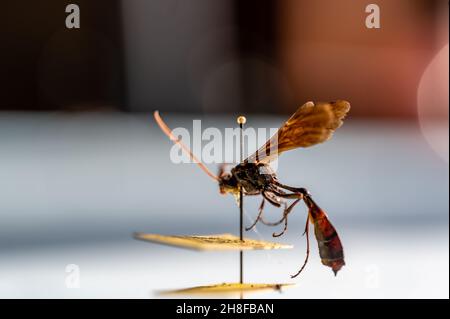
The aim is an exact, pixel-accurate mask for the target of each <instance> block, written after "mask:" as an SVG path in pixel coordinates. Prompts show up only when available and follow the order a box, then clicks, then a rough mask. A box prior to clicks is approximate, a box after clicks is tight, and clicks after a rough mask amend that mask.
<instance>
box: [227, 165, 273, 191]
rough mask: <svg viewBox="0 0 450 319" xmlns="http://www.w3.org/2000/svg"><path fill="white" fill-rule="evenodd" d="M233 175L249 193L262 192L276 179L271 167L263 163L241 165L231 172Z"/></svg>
mask: <svg viewBox="0 0 450 319" xmlns="http://www.w3.org/2000/svg"><path fill="white" fill-rule="evenodd" d="M231 174H232V175H233V177H234V178H236V180H237V182H238V184H239V185H242V187H243V188H244V189H245V191H246V192H247V193H255V192H260V191H262V190H263V189H264V188H265V187H266V186H267V185H268V184H270V183H272V182H273V181H274V179H276V176H275V173H274V171H273V170H272V169H271V168H270V166H269V165H267V164H262V163H258V164H255V163H241V164H239V165H237V166H236V167H234V168H233V169H232V170H231Z"/></svg>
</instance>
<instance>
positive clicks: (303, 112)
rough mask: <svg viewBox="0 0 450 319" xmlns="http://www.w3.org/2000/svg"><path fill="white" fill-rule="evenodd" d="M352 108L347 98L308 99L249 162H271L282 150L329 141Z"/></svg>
mask: <svg viewBox="0 0 450 319" xmlns="http://www.w3.org/2000/svg"><path fill="white" fill-rule="evenodd" d="M349 110H350V103H348V102H347V101H343V100H339V101H335V102H329V103H324V102H318V103H315V104H314V103H313V102H307V103H305V104H303V105H302V106H300V107H299V109H298V110H297V111H296V112H295V113H294V114H293V115H292V116H291V117H290V118H289V120H287V121H286V123H284V125H283V126H282V127H280V129H279V130H278V131H277V133H276V134H275V135H274V136H272V137H271V138H270V139H269V140H268V141H267V142H266V143H265V144H264V145H263V146H262V147H261V148H259V149H258V151H256V152H255V153H254V154H252V155H251V156H249V157H248V158H247V159H246V160H245V162H250V163H269V162H271V161H273V160H275V159H276V158H277V157H278V155H279V154H281V153H282V152H285V151H289V150H292V149H294V148H298V147H309V146H312V145H315V144H318V143H322V142H325V141H326V140H328V139H329V138H330V137H331V136H332V135H333V132H334V131H335V130H336V129H337V128H338V127H340V126H341V125H342V120H343V119H344V117H345V115H346V114H347V112H348V111H349Z"/></svg>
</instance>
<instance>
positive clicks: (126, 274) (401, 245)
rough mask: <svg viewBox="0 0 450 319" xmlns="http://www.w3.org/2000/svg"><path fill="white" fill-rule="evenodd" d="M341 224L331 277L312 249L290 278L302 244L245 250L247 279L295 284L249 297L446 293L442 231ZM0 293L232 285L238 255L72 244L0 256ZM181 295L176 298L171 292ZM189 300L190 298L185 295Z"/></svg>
mask: <svg viewBox="0 0 450 319" xmlns="http://www.w3.org/2000/svg"><path fill="white" fill-rule="evenodd" d="M417 232H422V230H421V229H416V230H410V235H406V236H405V235H403V234H402V235H399V234H393V233H381V232H374V231H368V232H360V231H355V230H353V231H352V230H351V229H347V228H343V229H341V233H342V234H343V236H342V237H343V240H344V244H345V249H346V262H347V265H346V266H345V267H344V268H343V269H342V270H341V271H340V272H339V274H338V275H337V277H334V275H333V273H332V272H331V270H330V269H329V268H327V267H324V266H322V265H321V264H320V259H319V257H318V253H317V249H316V246H315V244H314V245H313V250H312V255H311V259H310V262H309V264H308V265H307V268H306V269H305V271H304V272H303V273H302V275H300V277H299V278H297V279H296V280H291V279H290V277H289V274H291V273H293V272H295V271H296V270H297V268H298V267H299V266H300V264H301V261H302V259H303V253H304V247H303V246H304V242H303V241H302V240H300V239H299V236H298V235H297V236H293V235H290V236H289V238H288V239H285V240H289V242H292V243H294V242H295V244H296V247H295V248H294V250H291V251H274V252H270V253H268V252H264V251H259V252H248V253H245V269H244V271H245V280H246V281H248V282H264V283H265V282H274V283H277V282H288V283H289V282H295V283H297V285H296V286H295V287H293V288H289V289H286V290H285V291H284V292H283V293H281V294H280V293H278V292H273V293H270V292H261V293H255V294H249V295H248V297H251V298H448V297H449V284H448V282H449V277H448V270H449V268H448V262H449V255H448V248H449V247H448V232H446V230H445V229H444V230H443V229H439V228H437V229H434V231H433V232H425V233H424V234H422V236H421V237H420V238H419V237H417V236H415V233H417ZM1 259H2V264H1V265H0V297H3V298H36V297H38V298H99V297H102V298H157V297H159V296H158V295H157V292H158V291H160V290H166V289H178V288H187V287H191V286H197V285H207V284H216V283H222V282H235V281H236V280H237V279H238V253H236V252H221V253H215V252H204V253H199V252H194V251H188V250H178V249H176V248H172V247H160V246H157V245H152V244H148V243H144V242H137V241H129V242H122V243H121V242H119V243H110V244H108V245H107V244H98V245H77V246H69V247H61V248H58V249H43V250H37V251H24V252H20V253H19V252H16V253H10V254H2V255H1ZM67 264H76V265H77V266H79V288H70V287H69V288H67V285H66V282H67V279H68V276H70V275H71V273H67V272H66V265H67ZM178 297H183V296H178ZM185 297H192V296H185Z"/></svg>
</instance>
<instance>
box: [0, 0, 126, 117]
mask: <svg viewBox="0 0 450 319" xmlns="http://www.w3.org/2000/svg"><path fill="white" fill-rule="evenodd" d="M70 3H74V2H73V1H57V0H53V1H51V0H44V1H5V2H4V3H2V10H1V12H2V14H1V15H0V20H1V21H2V22H3V27H2V31H3V36H2V40H1V41H2V48H3V49H2V51H1V53H0V65H1V70H2V72H1V73H0V83H1V91H0V110H29V111H40V110H114V109H118V108H120V107H121V105H123V103H122V102H123V97H124V90H123V70H122V65H123V63H122V51H123V50H122V33H121V32H122V30H121V29H122V28H121V23H120V7H119V5H120V1H118V0H96V1H89V0H78V1H76V2H75V3H76V4H77V5H78V6H79V7H80V17H81V19H80V20H81V23H80V26H81V28H80V29H67V28H66V26H65V19H66V16H67V15H68V13H66V12H65V8H66V6H67V5H68V4H70Z"/></svg>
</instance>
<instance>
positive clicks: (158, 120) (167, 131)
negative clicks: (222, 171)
mask: <svg viewBox="0 0 450 319" xmlns="http://www.w3.org/2000/svg"><path fill="white" fill-rule="evenodd" d="M153 116H154V117H155V121H156V123H158V125H159V127H160V128H161V131H163V133H164V134H166V135H167V137H168V138H170V140H171V141H172V142H174V143H175V144H177V145H178V146H180V147H181V149H182V150H183V151H184V152H186V154H187V155H188V156H189V157H190V158H191V160H192V161H193V162H194V163H195V164H197V165H198V166H199V167H200V168H201V169H202V170H203V171H204V172H205V173H206V174H207V175H208V176H209V177H211V178H212V179H213V180H215V181H219V177H217V176H216V175H214V174H213V173H212V172H211V171H210V170H209V169H208V168H207V167H206V166H205V164H203V163H202V162H200V161H199V159H198V158H197V157H196V156H195V155H194V154H193V153H192V151H191V150H190V149H189V147H187V146H186V145H185V144H184V143H183V142H181V140H180V139H179V138H177V137H176V136H175V135H173V133H172V130H171V129H170V128H169V127H168V126H167V125H166V123H164V121H163V120H162V118H161V116H159V112H158V111H155V112H154V113H153Z"/></svg>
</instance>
